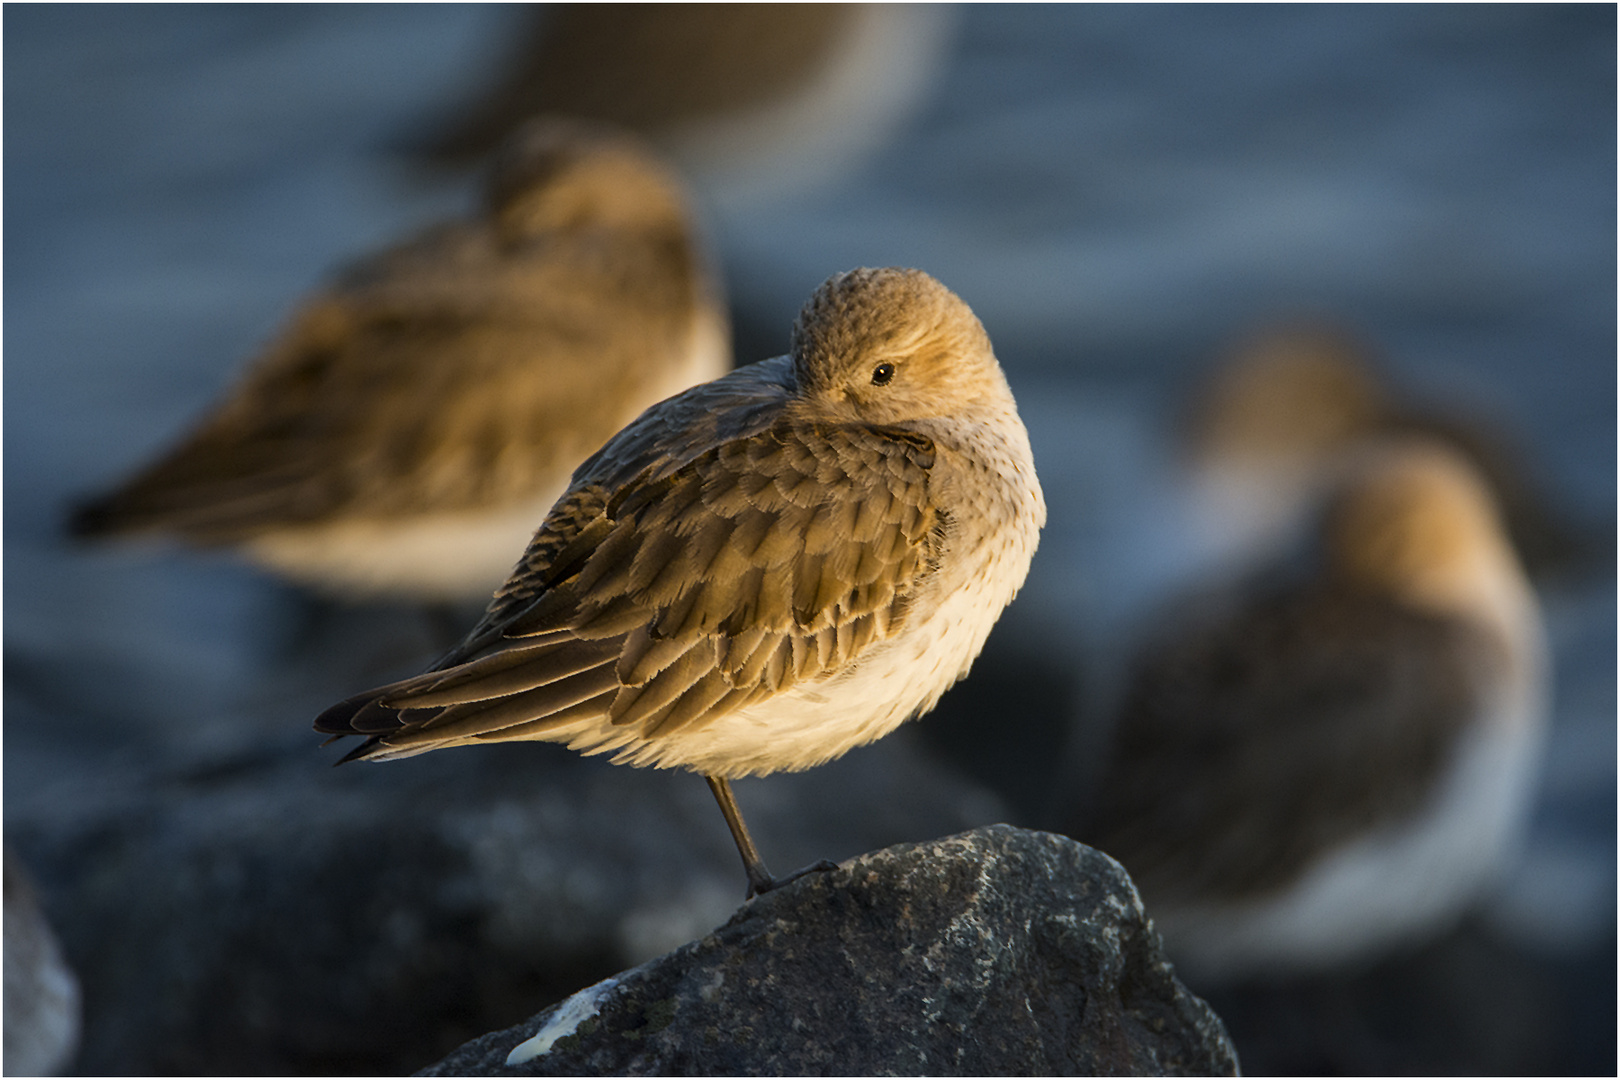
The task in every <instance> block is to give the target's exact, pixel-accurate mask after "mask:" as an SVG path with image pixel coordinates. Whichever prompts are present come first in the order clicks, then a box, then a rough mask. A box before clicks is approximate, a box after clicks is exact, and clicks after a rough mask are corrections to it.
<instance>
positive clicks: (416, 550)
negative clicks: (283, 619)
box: [242, 480, 562, 601]
mask: <svg viewBox="0 0 1620 1080" xmlns="http://www.w3.org/2000/svg"><path fill="white" fill-rule="evenodd" d="M556 488H557V490H556V491H546V492H544V493H542V494H541V495H539V496H536V497H533V498H531V499H527V500H524V501H522V502H517V503H509V504H507V505H505V506H502V507H498V508H494V509H489V510H470V511H460V512H448V511H436V512H434V513H430V514H423V515H420V516H416V517H410V518H396V519H377V520H371V521H355V520H350V521H338V522H332V523H329V524H322V525H314V526H308V527H304V528H289V529H281V530H278V531H276V532H272V533H266V534H264V535H262V536H258V537H255V538H254V539H252V540H250V541H248V542H247V543H245V544H244V545H243V547H242V550H243V553H244V554H245V555H246V556H247V557H248V558H249V559H251V560H253V561H255V562H258V563H260V564H262V565H264V566H266V567H268V568H270V569H271V570H274V571H276V572H277V573H280V574H284V575H285V576H287V577H290V578H292V579H294V580H296V581H302V582H304V583H305V584H308V585H312V586H314V587H316V588H319V589H322V590H325V591H327V592H333V593H337V594H339V595H345V596H380V595H389V596H403V597H409V598H412V599H418V600H450V601H456V600H478V599H487V598H488V597H489V596H490V595H491V594H493V593H494V591H495V588H496V586H498V585H500V583H501V582H502V581H505V580H506V577H507V575H508V574H510V573H511V572H512V568H513V567H514V566H515V565H516V564H517V561H518V559H519V558H520V557H522V555H523V551H524V548H525V547H526V546H527V545H528V542H529V540H530V538H531V537H532V536H533V535H534V530H535V529H536V528H537V527H538V526H539V524H540V522H541V521H542V520H544V518H545V516H546V513H547V511H549V510H550V509H551V504H552V503H553V502H554V501H555V500H556V496H557V495H558V494H560V493H561V490H562V483H561V480H559V482H558V484H557V485H556Z"/></svg>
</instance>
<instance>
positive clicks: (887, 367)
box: [872, 364, 894, 386]
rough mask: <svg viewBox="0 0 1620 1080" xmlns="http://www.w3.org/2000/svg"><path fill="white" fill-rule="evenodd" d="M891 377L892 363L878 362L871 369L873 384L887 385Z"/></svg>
mask: <svg viewBox="0 0 1620 1080" xmlns="http://www.w3.org/2000/svg"><path fill="white" fill-rule="evenodd" d="M892 378H894V365H893V364H879V365H878V366H877V367H875V368H873V369H872V385H873V386H884V385H887V384H888V381H889V380H890V379H892Z"/></svg>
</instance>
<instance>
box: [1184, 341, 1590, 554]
mask: <svg viewBox="0 0 1620 1080" xmlns="http://www.w3.org/2000/svg"><path fill="white" fill-rule="evenodd" d="M1400 432H1405V433H1411V434H1420V435H1427V436H1433V437H1435V438H1438V439H1440V440H1443V441H1445V442H1448V443H1450V444H1452V445H1453V446H1455V447H1456V448H1457V449H1459V450H1460V451H1462V452H1463V453H1464V454H1465V455H1467V456H1468V457H1469V458H1470V459H1471V460H1472V462H1473V464H1474V466H1475V467H1476V468H1477V469H1479V470H1480V471H1481V473H1482V474H1483V476H1484V479H1485V481H1486V483H1487V484H1488V485H1489V486H1490V488H1491V491H1492V493H1493V495H1494V497H1495V500H1496V504H1497V506H1498V508H1499V509H1500V512H1501V514H1502V517H1503V520H1504V522H1505V523H1506V527H1507V529H1508V532H1509V535H1510V536H1512V538H1513V541H1514V545H1515V547H1516V549H1517V550H1518V552H1519V555H1520V557H1521V558H1522V559H1524V561H1525V564H1526V566H1527V567H1528V568H1529V569H1530V570H1531V571H1532V573H1538V574H1539V573H1541V572H1543V571H1546V570H1554V569H1559V568H1562V567H1564V566H1566V565H1568V564H1570V563H1571V562H1573V561H1574V560H1577V559H1580V558H1583V557H1584V556H1585V554H1587V553H1585V552H1583V550H1582V549H1583V548H1584V547H1586V546H1588V545H1587V543H1586V541H1584V540H1583V539H1581V538H1580V537H1579V536H1578V535H1577V530H1575V529H1574V528H1572V526H1571V525H1570V524H1569V523H1568V522H1567V521H1565V520H1564V519H1563V518H1562V517H1561V515H1560V514H1558V513H1557V512H1556V511H1555V510H1554V509H1553V508H1552V507H1551V506H1550V505H1549V504H1548V501H1547V499H1546V497H1545V495H1544V494H1543V493H1542V492H1541V491H1540V490H1539V489H1538V487H1537V485H1536V484H1535V483H1534V482H1533V481H1532V480H1531V478H1530V477H1529V475H1528V474H1527V472H1526V470H1525V467H1524V465H1523V460H1524V455H1523V454H1522V453H1521V452H1518V451H1517V450H1516V449H1515V448H1514V447H1513V446H1512V445H1511V440H1510V439H1508V438H1507V436H1506V434H1505V433H1504V432H1503V431H1502V430H1501V429H1500V426H1499V425H1498V426H1496V427H1494V428H1493V427H1492V425H1489V424H1487V423H1485V422H1483V420H1482V419H1476V418H1473V417H1469V416H1467V415H1464V414H1461V413H1454V412H1448V411H1445V410H1442V409H1439V408H1436V407H1434V406H1432V405H1429V404H1426V403H1418V402H1413V401H1408V400H1405V399H1403V397H1402V396H1401V395H1399V394H1398V393H1397V392H1396V391H1395V389H1393V388H1392V387H1391V386H1389V385H1388V381H1387V380H1386V379H1385V378H1384V377H1383V376H1382V375H1380V373H1379V372H1378V370H1377V367H1376V365H1375V364H1374V362H1373V359H1372V349H1371V348H1369V347H1368V346H1367V345H1366V344H1365V343H1364V342H1362V341H1360V340H1359V339H1357V338H1356V337H1355V336H1354V335H1352V334H1350V333H1348V332H1346V331H1344V330H1342V329H1340V328H1338V327H1335V326H1332V325H1329V324H1325V323H1297V324H1282V325H1278V326H1274V327H1270V328H1267V329H1264V330H1262V331H1260V332H1258V333H1256V334H1254V335H1252V336H1251V337H1249V338H1247V339H1246V340H1243V341H1241V342H1239V343H1238V344H1237V345H1236V346H1235V347H1234V348H1233V349H1232V350H1231V351H1230V353H1229V355H1228V357H1227V358H1226V360H1225V361H1224V362H1223V363H1222V364H1221V365H1220V367H1219V368H1218V369H1217V370H1216V371H1215V373H1214V375H1213V377H1212V378H1210V380H1209V381H1208V383H1207V384H1206V386H1205V387H1204V388H1203V390H1202V393H1201V394H1200V396H1199V397H1198V399H1197V400H1196V401H1195V402H1194V404H1193V407H1192V409H1191V416H1190V422H1189V423H1188V425H1187V436H1186V443H1187V457H1188V459H1189V466H1190V468H1189V471H1190V474H1191V480H1192V489H1193V500H1194V504H1195V505H1194V512H1195V514H1196V516H1197V519H1198V521H1199V522H1200V523H1201V526H1202V530H1201V531H1203V532H1204V534H1205V539H1206V540H1208V541H1209V542H1210V543H1211V545H1212V547H1213V550H1214V551H1215V552H1217V553H1218V558H1219V559H1222V560H1224V561H1226V562H1228V563H1241V562H1243V561H1246V560H1248V559H1250V558H1253V557H1255V556H1257V555H1259V554H1261V553H1265V552H1267V551H1271V550H1275V549H1276V548H1278V547H1281V546H1286V545H1287V543H1288V542H1289V540H1290V539H1291V538H1297V533H1298V530H1299V529H1301V528H1302V527H1303V526H1304V525H1305V523H1306V521H1307V519H1308V517H1309V511H1310V508H1311V507H1312V506H1313V505H1314V504H1315V503H1316V501H1317V500H1318V499H1319V498H1320V497H1321V494H1322V493H1323V491H1324V490H1325V489H1326V486H1327V485H1328V484H1329V483H1330V482H1331V480H1332V477H1333V476H1334V473H1335V470H1336V468H1337V467H1338V464H1339V462H1340V459H1341V458H1342V457H1343V455H1344V454H1345V453H1346V452H1347V451H1350V450H1353V449H1354V448H1355V447H1356V446H1357V445H1358V444H1360V443H1362V442H1364V441H1366V440H1368V439H1374V438H1379V437H1382V436H1386V435H1390V434H1395V433H1400ZM1598 554H1601V553H1598Z"/></svg>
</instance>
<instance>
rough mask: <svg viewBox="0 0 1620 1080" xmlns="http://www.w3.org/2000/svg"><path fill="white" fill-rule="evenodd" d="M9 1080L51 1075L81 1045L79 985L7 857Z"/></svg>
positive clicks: (14, 864)
mask: <svg viewBox="0 0 1620 1080" xmlns="http://www.w3.org/2000/svg"><path fill="white" fill-rule="evenodd" d="M5 972H6V978H5V1061H4V1068H5V1074H6V1075H7V1076H50V1075H54V1074H56V1073H58V1072H61V1071H62V1069H63V1068H64V1067H65V1066H66V1065H67V1063H68V1062H69V1061H71V1060H72V1058H73V1052H74V1050H75V1049H76V1048H77V1046H78V1042H79V983H78V980H77V979H75V978H74V977H73V972H72V971H71V970H70V969H69V968H68V966H67V964H66V963H65V962H64V961H63V960H62V951H61V949H60V948H59V947H58V946H57V944H56V936H55V935H54V934H52V933H51V927H50V924H49V923H48V922H46V920H45V915H44V913H43V912H41V911H40V909H39V902H38V900H37V899H36V898H35V896H34V890H33V887H32V886H31V885H30V884H29V882H28V879H27V877H26V875H25V874H24V873H23V869H22V867H21V866H20V865H19V864H18V863H17V861H16V860H15V859H14V858H13V857H12V854H11V850H10V849H9V848H8V849H7V850H6V853H5Z"/></svg>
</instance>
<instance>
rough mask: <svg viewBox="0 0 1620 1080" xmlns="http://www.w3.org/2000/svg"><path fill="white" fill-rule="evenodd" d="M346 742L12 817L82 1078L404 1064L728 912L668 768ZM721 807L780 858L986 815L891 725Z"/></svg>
mask: <svg viewBox="0 0 1620 1080" xmlns="http://www.w3.org/2000/svg"><path fill="white" fill-rule="evenodd" d="M299 719H304V718H302V717H300V718H299ZM306 722H307V720H306ZM339 752H340V751H339V749H338V748H330V749H328V750H326V751H324V752H322V751H319V750H317V749H316V740H315V737H313V736H312V735H310V734H308V733H307V729H305V728H304V726H303V724H299V725H298V726H297V727H296V728H292V729H290V730H289V731H288V732H287V733H286V736H285V738H284V740H283V741H282V742H281V743H279V744H278V743H273V742H261V743H259V744H258V745H257V746H256V747H253V748H249V747H245V746H244V747H241V748H239V750H238V751H237V752H236V753H235V754H234V755H233V756H228V757H225V756H222V757H218V758H215V759H212V760H207V759H200V758H195V759H191V760H189V761H187V762H185V763H181V762H179V761H175V762H173V763H171V764H170V765H169V766H168V767H167V768H162V769H158V768H155V767H154V768H153V769H152V771H149V772H147V773H146V775H145V777H144V778H141V779H135V778H126V779H125V780H124V781H123V783H122V784H111V783H108V784H105V785H102V786H101V787H100V788H98V789H90V788H86V787H83V786H80V787H75V788H73V789H72V791H71V792H68V791H65V790H64V792H62V793H61V794H60V795H57V796H52V797H51V798H49V799H45V798H43V797H41V798H40V799H38V800H29V801H28V802H26V803H24V804H22V805H20V806H18V807H17V808H16V809H11V808H8V812H7V820H6V827H7V833H8V839H9V840H10V841H11V842H12V843H14V844H15V845H16V846H17V848H18V850H19V851H20V852H21V853H22V854H23V855H24V856H25V857H26V858H27V859H28V861H29V863H30V865H31V866H32V867H33V868H34V869H35V871H36V874H37V878H38V880H39V883H40V887H41V891H42V893H43V895H44V897H45V900H46V910H48V911H50V912H51V914H52V919H53V922H54V923H55V926H56V928H57V931H58V933H59V936H60V938H61V941H62V944H63V947H64V950H65V951H66V953H67V956H68V959H69V961H70V962H71V963H72V965H73V967H74V968H75V969H76V970H77V971H78V973H79V976H80V978H81V980H82V983H83V990H84V996H85V1037H84V1045H83V1049H82V1051H81V1053H80V1057H79V1059H78V1062H77V1065H78V1067H79V1068H80V1069H82V1070H83V1071H85V1072H87V1073H112V1074H132V1073H134V1074H139V1073H149V1074H164V1073H180V1074H188V1073H189V1074H226V1075H229V1074H244V1073H272V1074H276V1073H280V1074H289V1073H290V1074H300V1073H302V1074H310V1073H339V1072H341V1073H353V1072H369V1073H403V1072H406V1071H409V1070H411V1069H416V1068H420V1067H421V1066H422V1065H423V1064H424V1063H426V1062H430V1061H433V1060H436V1059H437V1058H439V1057H441V1056H442V1055H444V1054H445V1053H448V1052H449V1051H450V1050H452V1049H454V1048H455V1047H456V1046H458V1045H460V1044H461V1043H463V1042H464V1041H466V1040H467V1039H469V1038H472V1037H474V1036H476V1035H478V1034H480V1033H482V1032H487V1031H490V1030H492V1029H494V1028H498V1027H503V1026H505V1025H508V1024H511V1023H515V1022H516V1021H518V1020H519V1019H521V1018H522V1017H524V1016H526V1015H528V1014H529V1013H531V1012H532V1011H533V1010H534V1009H535V1008H536V1007H537V1006H538V1005H539V1004H541V1003H543V1002H546V1001H553V1000H556V999H557V998H559V997H562V996H564V995H566V994H568V993H569V992H571V991H573V990H575V989H577V988H578V987H580V986H582V985H585V984H587V983H590V982H593V981H595V980H597V979H600V978H602V977H604V976H606V975H610V974H612V973H613V972H615V971H619V970H621V969H623V968H625V967H628V966H632V965H635V964H638V963H641V962H642V961H644V960H647V959H648V958H650V957H653V956H657V955H659V954H660V953H663V952H666V951H668V950H670V949H672V948H674V947H676V946H677V945H680V944H681V943H683V942H687V941H690V940H691V939H693V938H694V937H699V936H701V935H703V934H705V933H707V932H709V931H710V930H712V929H713V928H714V927H715V926H717V925H719V924H720V923H722V922H724V921H725V920H726V919H727V918H728V917H729V916H730V915H731V914H732V912H733V911H734V910H735V909H736V908H737V906H738V905H739V904H740V903H741V902H742V896H743V890H744V878H743V872H742V865H741V862H740V861H739V860H738V858H737V852H736V849H735V848H734V847H733V845H732V842H731V838H730V836H729V834H728V833H727V831H726V827H725V824H724V821H723V819H722V818H721V815H720V813H719V811H718V810H717V809H716V807H715V805H714V801H713V799H712V798H711V797H710V795H709V792H708V790H707V788H706V787H705V785H704V784H703V782H702V781H701V780H700V779H699V778H697V777H694V776H691V775H689V774H686V773H671V772H655V771H652V770H642V769H626V768H618V767H614V766H611V765H609V764H607V763H606V762H605V761H603V760H601V759H582V758H580V757H578V756H577V755H575V754H573V753H570V752H569V751H567V750H565V749H563V748H561V747H552V746H544V745H539V744H514V745H510V746H500V747H490V748H474V749H464V750H452V751H447V752H444V753H440V754H430V755H427V756H424V757H421V758H414V759H411V760H409V761H402V762H391V763H387V764H382V765H377V764H363V763H362V764H356V765H348V766H345V767H343V768H342V769H336V770H334V769H332V768H330V767H327V766H328V764H329V763H330V762H331V761H332V760H333V759H335V758H336V757H337V756H338V754H339ZM13 764H15V762H13ZM70 794H71V796H72V797H71V798H69V797H68V795H70ZM737 797H738V800H739V802H740V803H741V805H742V808H743V811H744V812H745V813H746V814H747V815H748V818H749V821H750V824H751V825H752V826H753V828H754V832H755V835H756V838H757V839H758V840H759V842H760V845H761V848H762V850H763V852H764V853H765V855H766V857H767V858H768V859H769V861H770V862H771V864H772V865H773V866H774V867H776V868H777V869H779V870H787V869H791V868H793V867H796V866H799V865H803V864H804V863H808V862H811V861H814V860H815V859H817V858H822V857H829V858H834V859H838V858H847V857H849V856H851V855H854V854H857V853H859V852H862V851H867V850H870V849H872V848H874V847H878V846H881V845H883V844H887V843H894V842H896V841H900V840H916V839H923V838H927V837H930V836H938V835H942V834H944V833H948V832H955V831H957V830H960V829H963V828H967V827H969V826H972V825H975V824H979V823H982V822H984V821H987V820H995V819H996V817H997V816H998V815H999V814H1000V813H1001V812H1002V810H1001V807H1000V804H999V803H998V802H997V801H996V800H994V799H993V798H991V797H989V796H987V795H985V794H984V793H983V792H982V791H981V790H980V789H978V788H976V787H974V786H973V785H971V784H969V783H967V782H966V781H963V780H961V779H960V778H958V777H957V776H955V774H953V773H951V772H949V771H948V770H945V769H942V768H940V767H938V766H936V765H933V764H930V763H929V762H928V761H927V760H926V758H925V756H924V755H922V754H921V753H919V752H918V750H917V749H916V748H915V747H914V746H913V745H911V743H910V741H909V740H908V739H907V738H903V737H900V736H896V737H893V738H890V739H886V740H884V741H883V742H882V743H881V744H878V745H875V746H873V747H870V748H867V749H863V750H860V751H857V752H855V753H852V754H850V755H848V756H847V757H845V758H844V759H842V760H840V761H838V762H834V763H832V764H831V765H828V766H825V767H823V768H820V769H815V770H812V771H810V772H807V773H803V774H796V775H785V776H773V777H770V778H767V779H765V780H758V781H743V782H739V783H738V784H737Z"/></svg>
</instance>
